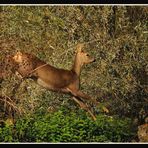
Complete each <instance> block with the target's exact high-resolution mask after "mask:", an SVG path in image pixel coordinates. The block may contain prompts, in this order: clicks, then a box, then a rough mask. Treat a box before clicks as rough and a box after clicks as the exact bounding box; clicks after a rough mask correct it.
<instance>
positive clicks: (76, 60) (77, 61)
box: [72, 55, 83, 76]
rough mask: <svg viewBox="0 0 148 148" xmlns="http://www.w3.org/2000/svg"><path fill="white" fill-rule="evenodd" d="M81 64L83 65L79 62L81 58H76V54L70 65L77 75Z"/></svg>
mask: <svg viewBox="0 0 148 148" xmlns="http://www.w3.org/2000/svg"><path fill="white" fill-rule="evenodd" d="M82 66H83V63H82V62H81V59H80V58H78V57H77V55H76V57H75V61H74V65H73V67H72V71H74V72H75V73H76V74H77V76H79V75H80V73H81V68H82Z"/></svg>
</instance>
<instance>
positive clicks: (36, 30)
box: [0, 6, 148, 122]
mask: <svg viewBox="0 0 148 148" xmlns="http://www.w3.org/2000/svg"><path fill="white" fill-rule="evenodd" d="M0 13H1V14H0V22H1V31H0V45H1V46H0V59H1V61H3V59H5V57H6V55H11V54H13V53H15V52H16V51H17V50H20V51H26V52H29V53H34V54H35V55H37V56H38V57H39V58H41V59H42V60H44V61H46V62H47V63H50V64H52V65H54V66H56V67H59V68H66V69H69V68H71V65H72V63H73V57H74V50H75V45H76V44H77V43H79V42H83V43H85V44H86V46H85V50H87V51H88V52H89V53H90V54H91V56H93V57H95V58H96V60H97V61H96V63H93V64H91V65H88V66H86V67H84V69H83V71H82V75H81V84H82V85H81V88H82V89H83V90H84V91H85V92H86V93H88V94H90V95H91V96H92V97H94V98H96V99H98V100H99V101H101V102H103V103H104V104H106V105H107V106H108V107H109V108H110V111H111V112H110V114H117V115H119V116H130V117H131V118H139V121H141V122H143V119H144V117H145V115H146V110H148V106H147V99H146V97H147V95H146V94H147V60H146V59H148V57H147V56H148V52H147V34H148V30H147V20H148V8H147V7H146V6H128V7H127V6H4V7H3V6H1V7H0ZM19 81H20V80H19V79H18V78H16V77H15V75H14V77H11V79H9V78H7V79H6V80H5V81H3V82H2V85H1V89H2V93H4V92H5V94H7V96H12V94H11V93H12V91H13V88H14V86H15V84H17V83H19ZM15 99H16V100H18V101H17V105H19V106H21V107H22V108H24V110H25V111H26V112H27V113H28V112H29V113H33V112H35V110H36V109H42V108H44V109H48V108H49V106H51V107H53V106H54V107H55V108H59V107H60V106H61V105H62V106H64V105H65V107H67V108H68V106H70V107H69V108H73V107H74V105H73V102H72V101H71V100H70V101H68V100H69V99H70V98H69V97H68V96H66V95H63V96H62V95H61V94H55V93H52V92H49V91H46V90H45V89H41V88H40V87H39V86H37V85H36V84H34V82H33V81H31V80H25V81H24V82H23V83H22V84H21V86H20V87H19V89H18V91H17V93H16V94H15ZM1 106H2V105H1Z"/></svg>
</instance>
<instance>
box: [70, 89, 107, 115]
mask: <svg viewBox="0 0 148 148" xmlns="http://www.w3.org/2000/svg"><path fill="white" fill-rule="evenodd" d="M68 90H69V91H70V92H71V93H72V94H73V95H74V96H75V97H79V98H82V99H85V100H90V101H91V102H92V103H94V104H95V105H96V106H98V105H99V103H100V102H97V101H96V100H94V99H92V98H91V97H90V96H89V95H87V94H85V93H83V92H81V91H80V90H78V91H77V90H71V89H68ZM102 109H103V111H104V112H106V113H108V112H109V110H108V109H107V108H106V107H105V106H103V107H102Z"/></svg>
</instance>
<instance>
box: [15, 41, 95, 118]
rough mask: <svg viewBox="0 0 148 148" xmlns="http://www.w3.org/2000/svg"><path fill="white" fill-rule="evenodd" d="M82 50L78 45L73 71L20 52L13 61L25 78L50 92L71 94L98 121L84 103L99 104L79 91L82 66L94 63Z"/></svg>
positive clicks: (80, 45) (81, 46)
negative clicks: (28, 77) (34, 79)
mask: <svg viewBox="0 0 148 148" xmlns="http://www.w3.org/2000/svg"><path fill="white" fill-rule="evenodd" d="M82 48H83V44H78V46H77V50H76V56H75V61H74V65H73V67H72V69H71V70H65V69H59V68H56V67H53V66H51V65H49V64H46V63H45V62H44V61H41V60H40V59H38V58H37V57H35V56H34V55H31V54H28V53H20V52H18V53H16V55H15V56H14V57H13V59H14V61H15V62H16V63H18V64H19V68H18V70H17V71H18V72H19V73H20V74H21V75H22V76H23V77H27V76H30V77H34V78H36V81H37V83H38V84H39V85H41V86H43V87H44V88H47V89H48V90H52V91H61V92H65V93H71V94H72V95H73V96H74V97H75V98H73V99H74V101H76V102H77V103H78V104H79V105H80V107H81V108H83V109H85V110H87V111H88V112H89V113H90V115H91V116H92V117H93V119H94V120H96V118H95V116H94V115H93V113H92V112H91V111H90V109H89V107H88V106H87V105H86V104H85V103H84V102H83V101H85V100H89V101H91V102H93V103H95V104H98V102H96V100H94V99H92V98H91V97H90V96H88V95H87V94H85V93H83V92H81V91H80V90H79V84H80V72H81V68H82V66H83V65H84V64H88V63H91V62H93V61H94V58H90V57H89V55H88V54H87V53H85V52H84V51H82ZM81 99H82V100H83V101H82V100H81Z"/></svg>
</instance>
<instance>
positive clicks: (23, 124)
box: [0, 110, 133, 142]
mask: <svg viewBox="0 0 148 148" xmlns="http://www.w3.org/2000/svg"><path fill="white" fill-rule="evenodd" d="M80 114H81V116H80ZM132 136H133V131H132V129H131V121H130V120H129V119H119V118H117V117H109V116H104V115H98V116H97V121H96V122H94V121H92V120H90V119H89V118H86V116H85V114H84V112H81V113H78V114H76V113H68V111H62V110H60V111H58V112H55V113H53V114H35V115H32V116H28V117H24V118H21V119H18V120H17V122H16V123H15V124H14V125H10V124H6V125H5V126H4V127H1V128H0V141H1V142H125V141H130V140H131V139H132Z"/></svg>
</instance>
